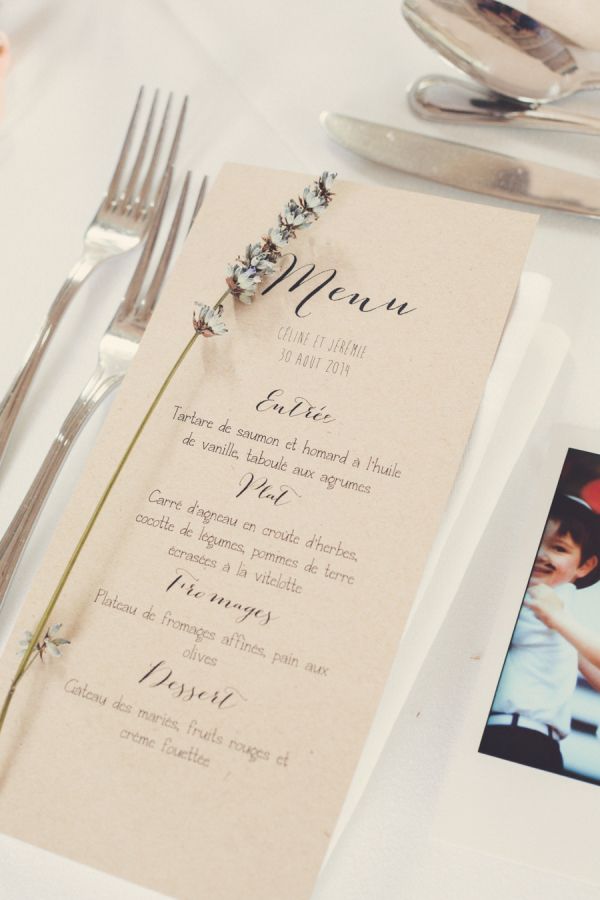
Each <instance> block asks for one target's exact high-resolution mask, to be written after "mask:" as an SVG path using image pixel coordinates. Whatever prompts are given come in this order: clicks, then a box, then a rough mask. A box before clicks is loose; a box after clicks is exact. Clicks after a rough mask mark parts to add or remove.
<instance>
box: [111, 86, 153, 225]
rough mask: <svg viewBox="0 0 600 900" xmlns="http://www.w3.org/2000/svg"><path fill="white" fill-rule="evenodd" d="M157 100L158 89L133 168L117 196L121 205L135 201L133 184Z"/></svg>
mask: <svg viewBox="0 0 600 900" xmlns="http://www.w3.org/2000/svg"><path fill="white" fill-rule="evenodd" d="M157 102H158V91H154V97H153V98H152V105H151V106H150V112H149V113H148V119H147V121H146V127H145V128H144V134H143V135H142V140H141V143H140V146H139V149H138V152H137V156H136V158H135V162H134V164H133V168H132V170H131V174H130V176H129V180H128V182H127V187H126V188H125V190H124V191H123V193H122V194H121V197H120V198H119V203H120V204H121V205H122V206H123V207H127V205H132V204H133V203H134V201H135V196H134V191H135V186H136V184H137V181H138V177H139V174H140V169H141V167H142V165H143V162H144V157H145V155H146V149H147V147H148V141H149V140H150V132H151V130H152V123H153V122H154V113H155V111H156V104H157Z"/></svg>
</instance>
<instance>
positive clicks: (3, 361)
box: [0, 0, 600, 900]
mask: <svg viewBox="0 0 600 900" xmlns="http://www.w3.org/2000/svg"><path fill="white" fill-rule="evenodd" d="M566 6H568V9H567V8H566ZM575 6H577V9H578V11H576V10H575ZM540 7H542V8H544V9H547V10H549V13H548V14H547V15H546V18H548V16H549V15H550V14H552V16H553V17H555V19H554V21H555V22H556V24H559V25H562V26H563V30H568V27H569V24H570V23H569V16H572V17H573V23H571V24H573V28H574V29H575V30H579V32H580V33H581V34H583V36H584V38H585V39H586V40H593V39H596V38H598V37H599V36H600V12H596V6H595V5H594V3H593V2H592V3H590V2H587V3H586V2H584V0H582V2H581V4H575V3H573V4H568V5H565V4H560V3H559V2H557V0H552V3H551V0H547V5H545V4H543V2H542V0H538V2H537V3H535V4H534V3H530V4H529V11H531V12H535V11H539V8H540ZM594 15H595V16H596V19H594V18H593V17H594ZM561 17H562V19H565V18H566V22H565V21H562V22H561ZM0 30H4V31H6V32H8V34H9V36H10V38H11V41H12V47H13V68H12V70H11V73H10V76H9V80H8V83H7V114H6V117H5V119H4V121H3V123H2V124H1V125H0V248H1V250H0V254H1V255H0V259H1V269H0V272H1V289H0V304H1V306H0V323H1V326H2V327H1V331H0V334H1V337H2V354H1V355H0V393H2V392H3V391H4V389H5V388H6V387H7V386H8V384H9V382H10V380H11V378H12V375H13V374H14V372H15V371H16V370H17V368H18V367H19V365H20V362H21V360H22V357H23V355H24V352H25V350H26V348H27V346H28V343H29V341H30V339H31V336H32V334H33V332H34V331H35V329H36V328H37V326H38V324H39V322H40V320H41V318H42V316H43V313H44V312H45V310H46V309H47V307H48V304H49V302H50V299H51V297H52V296H53V294H54V292H55V290H56V289H57V288H58V286H59V285H60V283H61V281H62V279H63V277H64V275H65V273H66V271H67V270H68V268H69V267H70V265H71V264H72V262H73V261H74V260H75V259H76V258H77V256H78V253H79V250H80V242H81V234H82V230H83V227H84V225H85V224H86V223H87V221H88V220H89V219H90V218H91V215H92V213H93V210H94V209H95V207H96V205H97V203H98V200H99V197H100V195H101V193H102V191H103V190H104V188H105V184H106V182H107V179H108V175H109V173H110V171H111V169H112V165H113V161H114V158H115V148H116V147H117V146H118V144H119V142H120V140H121V136H122V133H123V129H124V126H125V123H126V121H127V119H128V116H129V114H130V109H131V107H132V104H133V100H134V97H135V94H136V91H137V88H138V86H139V85H140V84H142V83H143V84H146V85H147V86H148V87H149V88H151V89H152V88H154V87H155V86H158V87H160V88H161V89H162V90H163V91H165V90H168V89H172V90H173V91H175V93H176V94H177V95H181V94H183V93H186V92H187V93H189V94H190V110H189V119H188V124H187V127H186V132H185V138H184V141H183V145H182V149H181V154H180V163H181V165H182V166H185V167H189V168H191V169H192V170H193V172H194V177H195V184H196V185H197V184H198V182H199V179H200V176H201V174H203V173H204V172H206V173H208V174H209V175H211V174H215V173H216V172H217V171H218V169H219V167H220V165H221V163H222V162H223V161H224V160H235V161H240V162H245V163H254V164H259V165H269V166H274V167H277V168H286V169H296V170H302V171H307V172H318V171H320V170H322V169H323V168H329V169H334V170H338V171H339V172H340V173H341V174H342V175H343V177H345V178H351V179H354V180H359V181H365V182H368V183H373V184H382V185H389V186H397V187H403V188H408V189H411V190H420V191H424V192H427V193H433V192H434V193H437V194H441V195H444V196H448V197H455V196H456V197H459V196H460V197H461V198H463V199H464V198H465V196H466V195H464V194H461V193H460V192H457V191H454V190H452V189H445V188H442V187H439V186H433V185H430V184H427V183H425V182H420V181H418V180H416V179H412V178H408V177H405V176H403V175H402V174H400V173H395V172H392V171H391V170H385V169H382V168H378V167H376V166H375V165H372V164H370V163H367V162H363V161H361V160H359V159H358V158H355V157H353V156H351V155H350V154H347V153H344V152H342V151H341V150H339V149H338V148H336V147H335V146H334V145H332V144H331V143H329V142H328V141H327V139H326V138H325V136H324V135H323V133H322V132H321V130H320V127H319V124H318V114H319V112H320V110H321V109H323V108H329V109H333V110H339V111H343V112H346V113H349V114H351V115H356V116H362V117H365V118H370V119H373V120H378V121H381V122H388V123H390V124H397V125H399V126H401V127H407V128H412V129H415V130H419V131H421V132H424V133H430V134H438V135H440V136H443V137H449V138H451V139H454V140H459V141H464V142H471V143H474V144H478V145H480V146H482V147H490V148H494V149H496V150H500V151H503V152H508V153H512V154H519V155H522V156H528V157H531V158H535V159H539V160H541V161H545V162H548V163H551V164H555V165H561V166H564V167H569V166H570V167H572V168H573V169H577V170H579V171H582V172H587V173H589V174H592V175H594V174H597V142H596V139H594V138H591V137H583V136H575V135H560V134H554V135H553V134H543V133H540V134H535V133H532V132H519V131H517V130H514V129H510V130H509V129H507V130H502V129H490V130H489V131H486V130H483V129H482V130H478V129H472V128H469V127H467V126H462V127H460V126H456V127H452V128H450V127H449V126H437V125H434V124H431V123H427V124H426V123H421V122H419V121H417V120H415V119H414V117H413V116H412V114H411V113H410V112H409V110H408V108H407V105H406V101H405V98H404V94H405V88H406V86H407V85H408V84H409V83H410V82H411V81H413V80H414V79H415V78H416V77H418V76H419V75H422V74H426V73H428V72H433V71H445V70H446V66H445V64H443V63H442V62H440V61H438V59H437V57H436V56H435V54H433V53H432V52H431V51H430V50H428V49H427V48H426V47H425V46H424V45H423V44H421V43H420V42H419V41H418V40H417V39H416V37H415V36H414V35H413V34H412V32H411V31H410V30H409V28H408V26H407V25H406V24H405V23H404V21H403V19H402V16H401V13H400V5H399V3H397V2H390V0H372V2H370V3H364V2H362V0H328V2H327V3H318V2H317V0H304V2H302V3H297V4H286V5H282V4H278V3H275V2H274V0H270V2H267V0H263V2H259V3H252V4H250V3H245V4H244V3H241V2H239V0H232V2H230V3H221V4H217V3H216V2H214V0H213V2H211V0H201V2H193V0H128V2H123V0H103V2H102V3H92V2H89V0H88V2H86V0H52V2H50V0H18V2H17V0H0ZM566 105H568V106H569V108H578V109H581V110H583V111H587V112H589V113H594V112H596V113H597V114H598V115H600V98H598V97H596V96H595V95H593V94H590V95H585V96H581V97H578V98H576V99H574V100H572V101H569V102H568V104H566ZM474 199H476V198H474ZM478 202H482V201H481V198H480V199H479V201H478ZM486 202H490V201H486ZM491 202H493V201H491ZM599 229H600V225H598V224H597V223H595V222H592V221H586V220H583V219H577V218H575V217H569V216H567V215H561V214H558V213H550V212H544V213H543V214H542V219H541V222H540V225H539V228H538V231H537V235H536V238H535V241H534V244H533V247H532V250H531V253H530V257H529V260H528V266H527V267H528V269H530V270H532V271H536V272H540V273H543V274H544V275H546V276H548V277H549V278H550V279H551V280H552V283H553V289H552V293H551V297H550V301H549V304H548V306H547V309H546V312H545V322H546V324H547V325H550V326H552V325H554V326H558V327H559V328H561V329H563V330H564V331H565V332H566V334H567V335H568V336H569V338H570V340H571V346H572V355H571V356H570V359H569V362H568V364H567V365H566V366H565V367H564V368H563V370H562V372H561V375H560V377H559V379H558V381H557V382H556V384H555V385H554V386H553V388H552V390H551V392H550V397H549V401H548V403H547V405H546V407H545V410H544V412H543V414H542V416H541V418H540V420H539V422H538V425H537V426H536V432H537V433H538V434H539V433H540V432H541V430H543V428H544V427H545V426H546V425H547V424H548V423H549V422H551V421H555V420H567V421H571V422H574V423H577V424H581V425H590V426H592V427H595V426H596V423H597V422H598V421H599V419H600V391H597V390H595V386H596V385H598V384H600V354H598V351H597V335H598V334H600V303H599V302H598V296H599V294H600V254H598V252H597V247H598V239H599V233H598V232H599ZM129 271H130V264H129V262H128V261H126V260H118V261H114V262H112V263H110V264H107V266H106V267H105V268H104V269H103V270H100V271H99V272H98V273H97V274H96V276H95V277H94V290H93V293H92V292H90V291H89V289H88V288H87V287H84V289H83V290H82V292H81V295H80V296H79V298H78V300H77V303H76V304H75V307H74V309H73V310H72V311H71V313H70V314H69V317H68V321H67V322H66V323H65V324H64V325H63V327H62V328H61V330H60V333H59V335H58V337H57V340H56V342H55V344H54V345H53V347H52V349H51V351H50V353H49V355H48V358H47V360H46V362H45V364H44V370H43V373H42V376H41V378H40V382H39V383H40V384H43V383H44V380H45V379H46V380H47V381H49V380H50V379H51V381H52V385H53V390H52V394H51V401H50V400H49V397H50V394H49V392H48V391H47V390H37V391H35V392H34V393H33V394H32V396H31V399H30V401H29V402H28V404H27V408H26V411H25V415H24V417H23V419H22V420H21V422H20V424H19V426H18V428H17V431H16V433H15V440H14V441H13V443H12V445H11V449H10V451H9V455H8V457H7V460H6V463H7V465H6V469H5V471H4V473H3V474H2V475H0V531H2V530H3V527H4V526H5V525H6V524H7V523H8V521H9V520H10V517H11V515H12V513H13V512H14V510H15V508H16V507H17V505H18V503H19V502H20V500H21V497H22V494H23V491H24V488H25V487H26V486H27V485H28V483H29V481H30V480H31V478H32V477H33V475H34V473H35V471H36V470H37V466H38V465H39V462H40V461H41V459H42V457H43V455H44V452H45V448H46V447H47V445H48V443H49V442H50V440H51V438H52V437H53V436H54V434H55V432H56V430H57V428H58V425H59V424H60V422H61V421H62V419H63V418H64V415H65V414H66V412H67V411H68V409H69V407H70V404H71V402H72V399H73V395H74V393H75V392H76V391H78V390H79V387H80V385H81V384H83V382H84V381H85V378H86V377H87V375H88V374H89V369H90V360H92V359H93V358H94V356H95V348H96V345H97V342H98V339H99V337H100V335H101V334H102V332H103V331H104V328H105V326H106V323H107V321H108V319H109V318H110V316H111V313H112V309H113V308H114V305H115V302H116V298H117V297H118V295H119V291H120V289H121V288H122V287H123V286H124V285H125V284H126V283H127V280H128V277H129ZM103 288H105V290H103ZM92 297H93V303H91V302H90V298H92ZM512 402H516V398H513V401H512ZM101 420H102V416H101V415H100V416H98V417H97V419H96V420H95V421H94V422H92V424H91V425H90V426H89V427H88V429H87V431H86V433H85V435H84V436H83V438H82V439H81V440H80V442H79V443H78V445H77V447H76V448H75V450H74V452H73V454H72V457H71V459H70V461H69V463H68V466H67V467H66V468H65V470H64V471H63V473H62V474H61V476H60V481H59V484H58V485H57V488H56V490H55V493H54V495H53V497H52V500H51V501H50V503H49V504H48V506H47V508H46V510H45V512H44V514H43V518H42V521H41V523H40V527H39V528H38V530H37V531H36V534H35V536H34V538H33V540H32V544H31V546H30V548H29V550H28V553H27V557H26V560H25V563H24V565H23V566H22V568H21V570H20V571H19V574H18V576H17V578H16V580H15V583H14V588H13V590H12V592H11V594H10V597H9V604H8V607H7V609H6V614H5V619H4V623H3V624H2V626H1V634H0V637H5V636H6V633H7V631H8V628H9V626H10V623H11V621H12V619H13V618H14V615H15V613H16V609H17V606H18V604H19V602H20V600H21V599H22V596H23V594H24V592H25V591H26V589H27V585H28V583H29V581H30V579H31V577H32V574H33V572H34V571H35V568H36V567H37V565H38V563H39V561H40V558H41V555H42V552H43V550H44V548H45V546H46V543H47V540H48V537H49V535H50V533H51V532H52V529H53V527H54V526H55V524H56V521H57V519H58V518H59V516H60V512H61V510H62V508H63V507H64V503H65V500H66V498H67V496H68V495H69V493H70V491H71V490H72V487H73V485H74V483H75V481H76V479H77V477H78V474H79V472H80V471H81V469H82V467H83V465H84V463H85V459H86V456H87V453H88V451H89V448H90V446H91V445H92V443H93V441H94V439H95V436H96V435H97V433H98V429H99V427H100V425H101ZM484 464H485V460H484ZM524 464H526V459H525V461H524V462H522V463H521V465H524ZM490 471H492V470H490ZM480 477H483V480H484V481H485V471H484V472H483V474H482V476H480ZM430 665H432V666H433V667H434V670H435V660H434V661H432V662H431V663H430ZM395 741H396V744H397V746H398V753H397V767H396V769H394V760H393V758H392V759H391V761H390V752H388V754H387V756H386V760H385V765H384V767H383V768H381V767H380V769H379V770H378V772H377V773H376V776H375V778H374V780H373V784H372V785H371V786H370V787H368V788H367V792H366V795H365V799H364V802H363V803H362V804H361V805H360V806H359V808H358V809H357V811H356V813H355V814H354V816H353V817H352V819H351V821H350V823H349V825H348V827H347V829H346V831H345V833H344V835H343V836H342V839H341V840H340V842H339V844H338V845H337V846H336V848H335V849H334V851H333V853H332V854H331V857H330V859H329V861H328V864H327V866H326V867H325V869H324V871H323V873H322V875H321V877H320V879H319V882H318V885H317V887H316V891H315V895H314V896H315V900H352V898H354V897H356V898H359V897H360V898H361V900H392V898H393V900H396V898H398V897H407V898H410V900H413V898H414V900H419V898H433V897H444V898H454V897H456V898H460V900H465V898H467V897H478V898H486V900H487V898H489V900H500V898H502V900H506V897H519V898H531V900H533V898H536V900H537V898H538V897H540V896H544V897H545V898H550V900H554V898H555V897H556V898H558V897H559V896H560V897H561V898H562V897H563V896H564V894H565V891H567V892H569V894H570V896H573V895H574V894H573V891H572V890H569V888H568V887H565V884H564V883H562V884H561V882H560V881H557V880H556V879H552V878H550V877H549V876H546V875H544V873H540V872H536V871H534V870H529V869H524V868H523V867H520V866H517V865H516V864H515V865H513V864H511V863H509V862H508V863H507V862H506V861H501V862H500V861H497V860H494V859H493V858H486V859H483V858H482V857H480V856H476V855H475V854H469V853H468V852H466V851H465V852H464V853H463V852H462V851H461V852H459V851H454V852H450V851H449V852H447V853H446V854H438V855H436V856H435V857H434V856H432V855H430V854H429V852H428V850H427V842H426V840H425V837H424V828H425V825H424V824H423V821H422V817H421V818H419V815H418V814H417V810H424V809H425V810H426V809H428V808H429V806H430V805H431V801H432V798H433V792H434V790H435V780H434V779H433V780H432V781H431V782H430V781H429V780H428V778H427V772H426V771H423V770H421V771H420V772H416V771H415V767H414V766H412V767H411V766H410V765H408V763H407V758H406V753H408V751H409V748H410V738H409V737H407V738H406V741H405V742H404V744H403V743H402V739H401V738H398V737H397V736H395ZM392 746H393V745H392ZM382 773H383V774H382ZM404 773H406V775H405V776H404ZM49 777H51V775H49ZM382 779H387V781H383V782H382ZM386 783H387V784H388V785H389V790H387V791H386V790H385V789H384V788H383V787H382V784H386ZM395 784H402V785H403V789H402V792H400V791H399V802H400V795H401V802H402V804H403V805H404V806H406V804H407V803H409V804H410V803H412V804H414V809H415V819H414V821H415V823H417V822H418V823H419V827H415V828H414V829H413V828H411V827H410V821H411V817H410V815H404V816H401V817H399V816H394V815H393V814H392V812H391V811H393V806H394V798H393V788H394V785H395ZM390 792H392V793H390ZM49 814H52V815H60V802H59V801H58V802H57V808H56V810H53V811H50V812H49ZM124 839H125V840H126V836H125V835H124ZM90 840H93V835H90ZM0 871H1V873H2V874H1V876H0V898H1V900H34V898H35V900H39V898H44V900H58V898H60V900H75V898H77V900H92V898H108V897H115V898H116V897H118V898H123V900H134V898H142V897H145V896H151V895H150V894H149V893H148V892H146V891H144V890H142V889H140V888H137V887H135V886H132V885H127V884H124V883H123V882H121V881H117V880H116V879H112V878H110V877H108V876H106V875H103V874H100V873H97V872H94V871H92V870H88V869H86V868H84V867H81V866H76V865H74V864H72V863H70V862H68V861H66V860H62V859H59V858H57V857H53V856H50V855H49V854H45V853H42V852H40V851H35V850H33V849H31V848H29V847H27V846H26V845H23V844H20V843H18V842H16V841H13V840H11V839H8V838H0ZM576 890H579V889H576ZM586 890H587V889H586ZM577 896H582V897H583V896H586V897H587V894H585V895H584V894H583V893H581V894H577ZM590 896H592V894H591V893H590ZM265 900H267V898H265ZM268 900H271V898H268ZM278 900H279V898H278ZM281 900H284V898H281Z"/></svg>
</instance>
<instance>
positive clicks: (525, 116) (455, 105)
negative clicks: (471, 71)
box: [408, 75, 600, 135]
mask: <svg viewBox="0 0 600 900" xmlns="http://www.w3.org/2000/svg"><path fill="white" fill-rule="evenodd" d="M408 102H409V105H410V107H411V109H412V110H413V112H414V113H416V114H417V115H418V116H420V117H421V118H422V119H427V120H429V121H432V122H453V123H458V122H461V123H466V124H469V125H479V124H487V125H516V126H518V127H519V128H545V129H550V130H552V131H577V132H579V133H581V134H595V135H598V134H600V118H593V117H592V116H583V115H579V114H578V113H570V112H566V111H565V110H562V109H556V107H549V106H540V105H539V104H534V103H521V102H520V101H519V100H513V99H511V98H510V97H504V96H502V95H501V94H496V93H493V92H492V91H487V90H486V89H485V88H482V87H479V85H477V84H468V83H467V82H466V81H460V80H459V79H458V78H446V77H444V76H442V75H426V76H425V77H424V78H420V79H419V80H418V81H416V82H415V83H414V84H413V85H412V86H411V87H410V89H409V91H408Z"/></svg>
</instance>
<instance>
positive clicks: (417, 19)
mask: <svg viewBox="0 0 600 900" xmlns="http://www.w3.org/2000/svg"><path fill="white" fill-rule="evenodd" d="M402 12H403V13H404V17H405V19H406V21H407V22H408V23H409V25H410V26H411V27H412V28H413V29H414V31H415V32H416V33H417V34H418V35H419V37H420V38H422V39H423V40H424V41H425V43H426V44H428V45H429V46H430V47H432V48H433V49H434V50H436V51H437V52H438V53H440V54H441V55H442V56H443V57H444V58H445V59H447V60H448V61H449V62H451V63H452V64H453V65H455V66H457V68H459V69H462V71H463V72H466V73H467V75H470V76H471V77H472V78H474V79H475V80H476V81H480V82H481V83H482V84H484V85H485V86H486V87H488V88H490V89H491V90H493V91H497V92H498V93H499V94H505V95H506V96H507V97H514V98H515V99H517V100H521V101H524V102H526V103H548V102H550V101H552V100H559V99H560V98H561V97H568V96H569V94H573V93H574V92H575V91H581V90H587V89H590V88H596V87H600V54H599V53H598V52H596V51H593V50H587V49H584V48H583V47H580V46H578V45H577V44H575V43H574V41H571V40H570V39H569V38H567V37H565V36H564V35H562V34H560V33H559V32H557V31H554V29H552V28H549V27H548V26H547V25H544V24H543V23H542V22H539V21H538V20H536V19H533V18H532V17H531V16H529V15H527V14H526V13H523V12H520V11H519V10H517V9H514V8H513V7H512V6H509V5H508V4H506V3H499V2H498V0H404V3H403V6H402Z"/></svg>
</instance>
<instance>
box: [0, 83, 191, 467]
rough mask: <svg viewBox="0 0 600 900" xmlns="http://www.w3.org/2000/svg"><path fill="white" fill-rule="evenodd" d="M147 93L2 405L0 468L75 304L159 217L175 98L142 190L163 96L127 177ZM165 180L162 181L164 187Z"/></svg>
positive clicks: (181, 118)
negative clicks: (77, 252) (107, 263)
mask: <svg viewBox="0 0 600 900" xmlns="http://www.w3.org/2000/svg"><path fill="white" fill-rule="evenodd" d="M143 93H144V89H143V87H142V88H140V91H139V93H138V97H137V101H136V104H135V107H134V110H133V114H132V116H131V120H130V122H129V125H128V127H127V132H126V134H125V140H124V142H123V146H122V148H121V153H120V155H119V159H118V160H117V165H116V167H115V170H114V172H113V175H112V178H111V180H110V184H109V186H108V190H107V192H106V194H105V196H104V198H103V199H102V201H101V203H100V206H99V207H98V210H97V212H96V215H95V216H94V218H93V219H92V221H91V223H90V224H89V226H88V228H87V229H86V231H85V234H84V237H83V253H82V255H81V257H80V259H79V260H78V261H77V262H76V263H75V265H74V266H73V268H72V269H71V271H70V272H69V274H68V275H67V278H66V280H65V282H64V284H63V286H62V287H61V289H60V290H59V292H58V294H57V295H56V297H55V299H54V301H53V302H52V305H51V307H50V309H49V310H48V313H47V315H46V318H45V320H44V322H43V324H42V327H41V329H40V331H39V332H38V335H37V337H36V338H35V340H34V342H33V344H32V346H31V347H30V349H29V351H28V353H27V357H26V359H25V362H24V363H23V366H22V367H21V369H20V371H19V372H18V374H17V376H16V378H15V380H14V381H13V383H12V384H11V386H10V387H9V389H8V391H7V392H6V394H5V396H4V398H3V400H2V401H1V402H0V462H1V461H2V457H3V456H4V451H5V450H6V445H7V443H8V440H9V437H10V434H11V431H12V428H13V425H14V423H15V420H16V418H17V416H18V414H19V411H20V409H21V407H22V405H23V401H24V400H25V397H26V395H27V392H28V390H29V388H30V386H31V382H32V381H33V377H34V375H35V373H36V371H37V368H38V366H39V364H40V362H41V360H42V358H43V355H44V353H45V351H46V348H47V347H48V344H49V342H50V340H51V338H52V336H53V335H54V332H55V330H56V327H57V326H58V324H59V322H60V320H61V318H62V316H63V315H64V313H65V312H66V310H67V308H68V306H69V304H70V302H71V300H72V299H73V297H74V296H75V294H76V293H77V290H78V289H79V287H80V286H81V285H82V284H83V282H84V281H85V279H86V278H87V277H88V275H89V274H90V273H91V272H92V271H93V270H94V269H95V268H96V266H98V265H99V264H100V263H101V262H104V260H106V259H109V258H110V257H112V256H118V255H119V254H121V253H125V252H126V251H127V250H131V249H132V248H133V247H136V246H137V245H138V244H139V243H140V242H141V241H142V240H143V239H144V238H145V236H146V234H147V233H148V229H149V227H150V224H151V222H152V219H153V217H154V210H155V206H156V203H157V197H158V189H157V190H156V191H153V183H154V180H155V175H156V172H157V168H158V162H159V158H160V155H161V154H160V151H161V147H162V143H163V139H164V136H165V132H166V127H167V121H168V117H169V111H170V108H171V101H172V95H169V98H168V100H167V104H166V106H165V111H164V114H163V117H162V122H161V125H160V128H159V131H158V135H157V137H156V140H155V142H154V149H153V151H152V156H151V158H150V162H149V164H148V167H147V171H146V174H145V176H144V180H143V181H142V184H141V188H139V190H138V184H139V181H140V177H141V172H142V169H143V166H144V159H145V157H146V152H147V150H148V146H149V144H150V136H151V132H152V125H153V122H154V116H155V112H156V107H157V103H158V91H155V93H154V98H153V100H152V105H151V107H150V112H149V113H148V118H147V120H146V126H145V128H144V132H143V135H142V139H141V142H140V146H139V149H138V152H137V155H136V157H135V161H134V163H133V166H132V167H131V171H130V173H129V177H128V178H127V180H126V182H125V184H124V186H122V183H123V181H124V177H123V176H124V172H125V169H126V167H127V165H128V159H129V157H130V151H131V147H132V142H133V135H134V132H135V128H136V123H137V119H138V116H139V112H140V107H141V103H142V97H143ZM186 109H187V97H186V98H185V100H184V101H183V104H182V107H181V112H180V114H179V119H178V121H177V125H176V128H175V134H174V137H173V140H172V142H171V148H170V150H169V156H168V159H167V162H166V165H165V167H164V169H163V170H162V172H163V174H162V178H164V177H165V174H166V172H167V171H168V170H169V168H170V166H172V165H173V162H174V160H175V156H176V154H177V149H178V146H179V140H180V137H181V131H182V129H183V123H184V120H185V113H186ZM162 178H161V181H162Z"/></svg>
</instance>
